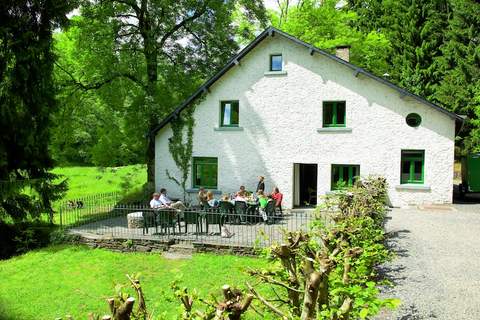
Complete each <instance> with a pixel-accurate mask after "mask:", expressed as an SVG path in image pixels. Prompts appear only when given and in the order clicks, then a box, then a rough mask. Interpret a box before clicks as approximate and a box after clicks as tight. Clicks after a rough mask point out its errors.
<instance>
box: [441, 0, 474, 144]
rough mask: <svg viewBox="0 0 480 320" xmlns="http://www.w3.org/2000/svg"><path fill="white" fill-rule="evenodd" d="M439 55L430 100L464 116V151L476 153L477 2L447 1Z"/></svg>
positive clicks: (463, 0)
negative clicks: (447, 13)
mask: <svg viewBox="0 0 480 320" xmlns="http://www.w3.org/2000/svg"><path fill="white" fill-rule="evenodd" d="M450 2H451V13H450V19H449V21H448V27H447V28H446V29H445V31H444V33H445V42H444V44H443V45H442V46H441V48H440V49H441V52H442V55H441V56H440V57H439V59H437V66H438V70H439V72H440V73H441V74H442V79H441V80H440V83H439V84H438V85H437V86H436V87H435V93H434V95H433V97H434V99H435V100H437V101H439V102H440V103H441V104H443V105H445V106H447V107H448V108H449V109H450V110H451V111H453V112H456V113H458V114H462V115H466V116H467V117H468V120H467V122H466V124H465V129H464V130H463V132H462V136H464V141H463V146H464V149H465V151H466V152H471V151H474V152H479V151H480V121H479V118H480V50H479V48H480V38H479V36H478V35H479V34H480V3H478V2H475V1H471V0H451V1H450Z"/></svg>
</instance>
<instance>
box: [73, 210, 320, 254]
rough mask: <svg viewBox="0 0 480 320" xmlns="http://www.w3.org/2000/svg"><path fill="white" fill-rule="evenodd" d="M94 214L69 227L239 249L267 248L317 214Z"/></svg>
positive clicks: (115, 235)
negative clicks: (236, 247) (237, 247)
mask: <svg viewBox="0 0 480 320" xmlns="http://www.w3.org/2000/svg"><path fill="white" fill-rule="evenodd" d="M108 208H110V207H109V206H108V205H107V206H105V209H108ZM92 216H93V217H94V218H93V219H90V220H89V219H86V218H82V219H74V221H75V223H69V224H66V225H68V227H70V228H71V230H72V232H74V233H78V234H83V235H89V236H107V237H111V238H119V239H151V240H160V241H166V242H172V241H174V242H193V243H198V244H208V245H220V246H239V247H265V246H269V245H271V244H273V243H274V242H279V241H281V240H282V238H283V234H284V232H285V231H296V230H306V229H307V228H308V226H309V224H310V223H311V221H312V220H313V219H314V218H315V216H314V212H313V211H301V212H284V213H283V214H282V213H280V212H274V213H273V212H272V213H271V214H269V215H267V216H265V215H262V213H261V211H260V210H258V208H255V209H253V210H252V209H249V210H247V211H240V212H238V210H237V211H235V210H231V211H227V212H220V210H219V209H207V210H202V209H200V208H187V209H186V210H184V211H180V210H174V209H151V208H149V207H147V206H138V205H121V204H117V205H114V206H112V207H111V210H109V211H108V210H105V211H103V212H100V213H94V214H92ZM65 222H66V221H65Z"/></svg>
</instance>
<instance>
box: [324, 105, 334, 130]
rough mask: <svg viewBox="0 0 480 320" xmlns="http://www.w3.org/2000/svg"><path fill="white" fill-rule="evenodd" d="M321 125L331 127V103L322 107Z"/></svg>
mask: <svg viewBox="0 0 480 320" xmlns="http://www.w3.org/2000/svg"><path fill="white" fill-rule="evenodd" d="M323 124H324V125H333V105H332V104H331V103H325V104H324V105H323Z"/></svg>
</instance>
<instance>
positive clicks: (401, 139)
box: [154, 27, 462, 208]
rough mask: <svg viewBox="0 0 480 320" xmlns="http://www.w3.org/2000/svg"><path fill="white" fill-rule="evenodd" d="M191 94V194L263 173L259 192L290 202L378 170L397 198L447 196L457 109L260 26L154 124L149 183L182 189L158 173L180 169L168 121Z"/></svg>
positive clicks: (445, 199)
mask: <svg viewBox="0 0 480 320" xmlns="http://www.w3.org/2000/svg"><path fill="white" fill-rule="evenodd" d="M344 53H345V51H344ZM347 53H348V52H347ZM200 97H201V98H202V99H199V98H200ZM199 101H200V102H199ZM194 102H197V105H196V107H195V111H194V119H195V126H194V138H193V159H192V170H191V172H190V178H189V180H188V183H189V187H190V188H191V189H190V190H189V192H191V194H192V195H193V194H195V193H196V190H198V189H197V188H198V187H199V186H205V187H206V188H207V189H213V190H217V191H218V193H230V192H233V191H236V190H238V188H239V186H240V185H245V186H246V187H247V190H252V189H253V190H254V189H255V187H256V182H257V177H258V176H259V175H263V176H265V178H266V179H265V181H266V182H265V183H266V189H267V190H266V191H268V192H270V191H271V189H272V188H273V187H274V186H278V187H279V189H280V191H281V192H282V193H283V194H284V207H287V208H291V207H295V206H302V205H304V204H306V203H310V204H312V203H315V201H316V199H317V198H318V196H321V195H324V194H325V193H327V192H330V191H331V190H333V189H335V188H337V187H338V186H339V185H345V184H347V185H348V184H351V183H352V182H353V180H354V179H355V177H356V176H366V175H370V174H375V175H383V176H384V177H386V179H387V181H388V184H389V199H390V203H391V205H393V206H406V205H411V204H423V203H451V201H452V186H453V163H454V139H455V134H456V128H459V127H460V124H461V123H462V118H461V117H460V116H458V115H456V114H454V113H451V112H448V111H446V110H445V109H443V108H442V107H440V106H437V105H435V104H433V103H431V102H428V101H427V100H425V99H423V98H421V97H419V96H417V95H414V94H412V93H410V92H408V91H406V90H404V89H401V88H399V87H397V86H396V85H394V84H392V83H390V82H388V81H387V80H385V79H382V78H378V77H376V76H374V75H372V74H370V73H368V72H367V71H365V70H363V69H361V68H359V67H357V66H355V65H353V64H351V63H349V62H348V61H346V60H344V59H341V58H339V57H338V56H334V55H330V54H328V53H326V52H324V51H322V50H320V49H318V48H315V47H313V46H312V45H310V44H307V43H304V42H302V41H300V40H298V39H296V38H294V37H293V36H291V35H288V34H286V33H284V32H282V31H280V30H278V29H275V28H272V27H271V28H268V29H267V30H265V31H264V32H263V33H262V34H260V35H259V36H258V37H257V38H256V39H255V40H254V41H253V42H252V43H250V44H249V45H248V46H247V47H245V48H244V49H243V50H242V51H240V52H239V53H238V54H237V55H236V56H235V57H233V58H232V59H231V60H230V61H229V62H228V63H227V65H226V66H225V67H224V68H223V69H222V70H221V71H220V72H219V73H218V74H216V75H215V76H214V77H212V78H211V79H209V80H208V81H207V82H206V83H205V84H204V85H203V86H202V87H201V88H199V89H198V91H196V92H195V93H194V94H193V95H192V96H191V97H190V98H188V99H187V100H186V101H185V102H184V103H183V104H182V105H180V106H179V107H178V108H177V109H176V110H175V111H174V112H173V113H172V114H171V115H169V116H168V117H167V118H166V119H165V120H164V121H163V122H162V123H160V124H159V126H158V128H157V129H156V130H154V134H155V161H156V172H155V179H156V181H155V184H156V188H157V190H158V189H160V188H163V187H165V188H167V190H168V192H169V194H170V195H173V196H178V197H180V196H181V195H182V190H181V188H179V187H178V185H176V184H175V183H174V182H173V181H172V180H170V179H168V177H167V175H166V170H168V171H169V172H170V174H171V175H174V176H177V177H178V176H180V174H179V170H178V168H177V167H176V165H175V163H174V161H173V159H172V157H171V155H170V153H169V148H168V143H169V138H170V137H171V136H172V130H171V126H170V121H171V120H172V119H173V118H174V117H175V116H177V115H178V114H180V113H181V112H182V110H184V109H185V108H189V107H191V105H192V103H194Z"/></svg>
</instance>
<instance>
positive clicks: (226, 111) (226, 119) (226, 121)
mask: <svg viewBox="0 0 480 320" xmlns="http://www.w3.org/2000/svg"><path fill="white" fill-rule="evenodd" d="M231 112H232V105H231V104H230V103H225V105H224V107H223V125H224V126H228V125H230V115H231Z"/></svg>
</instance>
